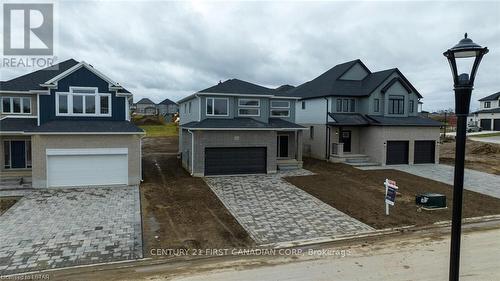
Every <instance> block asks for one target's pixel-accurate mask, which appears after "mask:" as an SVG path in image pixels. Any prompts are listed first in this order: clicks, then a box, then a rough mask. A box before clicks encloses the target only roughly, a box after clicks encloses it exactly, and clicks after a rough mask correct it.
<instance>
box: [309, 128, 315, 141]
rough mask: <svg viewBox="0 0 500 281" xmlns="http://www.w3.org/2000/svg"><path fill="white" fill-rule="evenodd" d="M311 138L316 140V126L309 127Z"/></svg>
mask: <svg viewBox="0 0 500 281" xmlns="http://www.w3.org/2000/svg"><path fill="white" fill-rule="evenodd" d="M309 138H310V139H314V126H311V127H309Z"/></svg>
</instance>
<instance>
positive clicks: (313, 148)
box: [301, 124, 326, 159]
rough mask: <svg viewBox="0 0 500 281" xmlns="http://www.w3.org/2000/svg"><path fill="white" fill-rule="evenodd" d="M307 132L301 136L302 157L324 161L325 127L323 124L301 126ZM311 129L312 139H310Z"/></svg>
mask: <svg viewBox="0 0 500 281" xmlns="http://www.w3.org/2000/svg"><path fill="white" fill-rule="evenodd" d="M301 125H302V126H304V127H306V128H308V129H309V130H307V131H304V133H303V134H302V140H303V144H302V152H303V154H304V156H307V157H312V158H317V159H325V154H326V147H325V145H326V125H324V124H301ZM311 127H312V128H313V131H314V132H313V133H314V134H313V137H312V138H311Z"/></svg>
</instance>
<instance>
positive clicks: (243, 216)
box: [205, 170, 373, 245]
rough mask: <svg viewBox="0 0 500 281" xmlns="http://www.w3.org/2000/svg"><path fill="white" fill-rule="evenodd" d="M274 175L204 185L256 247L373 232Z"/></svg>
mask: <svg viewBox="0 0 500 281" xmlns="http://www.w3.org/2000/svg"><path fill="white" fill-rule="evenodd" d="M310 174H312V173H311V172H309V171H306V170H297V171H285V172H280V173H278V174H275V175H249V176H220V177H207V178H205V181H206V182H207V184H208V185H209V186H210V188H211V189H212V190H213V191H214V192H215V194H217V196H218V197H219V199H220V200H221V201H222V203H224V205H225V206H226V207H227V208H228V209H229V211H230V212H231V213H232V214H233V216H234V217H235V218H236V220H237V221H238V222H239V223H240V224H241V225H242V226H243V228H245V230H246V231H247V232H248V233H249V234H250V236H251V237H252V238H253V239H254V240H255V241H256V242H257V244H260V245H263V244H271V243H279V242H290V241H297V240H312V239H323V238H329V237H332V236H339V235H347V234H356V233H361V232H367V231H372V230H373V228H372V227H370V226H368V225H366V224H364V223H362V222H360V221H358V220H356V219H354V218H352V217H350V216H348V215H346V214H344V213H342V212H340V211H339V210H337V209H335V208H333V207H331V206H329V205H327V204H326V203H324V202H322V201H321V200H319V199H317V198H316V197H314V196H312V195H310V194H308V193H307V192H305V191H303V190H301V189H299V188H297V187H295V186H294V185H292V184H290V183H288V182H286V181H285V180H283V179H282V177H284V176H300V175H310Z"/></svg>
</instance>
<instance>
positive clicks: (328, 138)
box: [324, 97, 330, 161]
mask: <svg viewBox="0 0 500 281" xmlns="http://www.w3.org/2000/svg"><path fill="white" fill-rule="evenodd" d="M324 99H325V100H326V114H325V117H326V118H325V133H326V135H325V159H326V160H327V161H328V160H329V155H330V152H329V148H330V134H329V133H330V128H329V127H328V98H327V97H325V98H324Z"/></svg>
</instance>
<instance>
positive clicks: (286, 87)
mask: <svg viewBox="0 0 500 281" xmlns="http://www.w3.org/2000/svg"><path fill="white" fill-rule="evenodd" d="M293 88H295V86H292V85H288V84H285V85H281V86H279V87H278V88H276V89H275V90H276V91H278V92H288V91H290V90H291V89H293Z"/></svg>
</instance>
